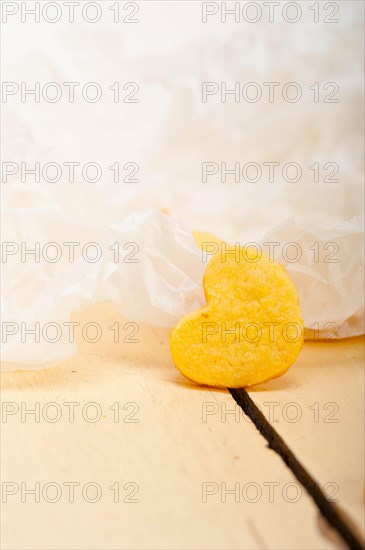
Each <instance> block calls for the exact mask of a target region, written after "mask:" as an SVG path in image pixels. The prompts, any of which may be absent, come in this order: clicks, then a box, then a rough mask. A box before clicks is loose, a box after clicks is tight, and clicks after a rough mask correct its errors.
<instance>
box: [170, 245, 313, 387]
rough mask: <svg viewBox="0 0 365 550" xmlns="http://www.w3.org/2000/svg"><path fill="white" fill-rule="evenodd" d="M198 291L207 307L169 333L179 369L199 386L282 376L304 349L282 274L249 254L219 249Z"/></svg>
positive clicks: (295, 303)
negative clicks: (204, 299)
mask: <svg viewBox="0 0 365 550" xmlns="http://www.w3.org/2000/svg"><path fill="white" fill-rule="evenodd" d="M203 285H204V291H205V298H206V300H207V305H206V306H205V307H203V308H202V309H199V310H198V311H194V312H192V313H190V314H189V315H186V317H184V318H183V319H181V321H180V322H179V323H178V325H177V326H176V327H175V328H174V329H173V330H172V332H171V335H170V350H171V355H172V359H173V361H174V363H175V365H176V366H177V367H178V369H179V370H180V371H181V372H182V373H183V374H184V375H185V376H187V377H188V378H190V379H191V380H194V381H195V382H197V383H199V384H205V385H208V386H217V387H231V388H238V387H245V386H252V385H254V384H259V383H261V382H265V381H267V380H270V379H271V378H276V377H278V376H281V375H282V374H284V372H285V371H286V370H287V369H288V368H289V367H290V365H292V363H294V361H295V359H296V358H297V356H298V354H299V352H300V350H301V347H302V343H303V320H302V317H301V311H300V306H299V297H298V294H297V291H296V289H295V286H294V284H293V282H292V281H291V279H290V278H289V276H288V274H287V272H286V270H285V268H284V267H283V266H281V265H280V264H278V263H276V262H273V261H272V260H271V259H270V258H269V257H268V256H266V255H265V254H263V253H261V252H260V251H259V250H257V249H256V248H253V247H252V248H242V247H240V246H238V245H236V247H234V248H232V247H231V246H228V245H226V244H225V243H222V244H221V250H220V252H218V253H217V254H216V255H215V256H213V257H212V258H211V260H210V261H209V263H208V265H207V268H206V270H205V275H204V281H203Z"/></svg>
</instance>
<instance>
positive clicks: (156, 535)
mask: <svg viewBox="0 0 365 550" xmlns="http://www.w3.org/2000/svg"><path fill="white" fill-rule="evenodd" d="M75 320H77V321H79V322H80V323H81V326H82V324H83V323H86V322H89V321H96V322H98V323H99V324H100V325H101V326H102V327H103V336H102V338H101V340H100V341H99V342H97V343H94V344H91V343H86V342H84V341H83V340H82V339H81V338H80V339H79V352H78V354H77V355H76V356H74V357H73V358H71V359H69V360H67V361H65V362H64V363H63V364H61V365H59V366H56V367H53V368H50V369H44V370H40V371H28V372H26V371H18V372H14V373H2V376H1V388H2V390H1V397H2V416H1V455H2V456H1V482H2V484H1V485H2V504H1V508H2V513H1V548H2V549H4V550H10V549H27V550H33V549H34V550H35V549H47V550H50V549H52V550H55V549H57V550H58V549H70V550H71V549H72V550H79V549H80V550H81V549H83V550H84V549H85V550H86V549H103V550H106V549H124V548H126V549H127V548H128V549H129V548H131V549H145V548H146V549H149V548H153V549H185V548H186V549H190V548H191V549H193V548H194V549H200V548H204V549H218V548H219V549H223V548H224V549H231V548H232V549H233V548H242V549H243V548H250V549H251V548H252V549H256V548H260V549H261V548H272V549H282V548H287V549H297V548H298V549H322V548H323V549H325V548H326V549H329V548H344V547H345V546H344V545H343V543H342V541H341V540H340V539H339V538H338V536H337V535H336V534H335V533H334V532H333V531H332V530H330V529H329V528H328V527H327V526H326V524H325V523H324V521H323V520H322V519H321V517H320V515H319V513H318V510H317V508H316V506H315V505H314V504H313V502H312V500H311V499H310V498H309V497H308V496H307V494H306V493H305V491H304V490H303V489H302V488H301V486H300V485H299V484H298V482H297V481H296V479H295V478H294V476H293V474H292V473H291V471H290V470H289V469H288V468H287V467H286V466H285V465H284V464H283V462H282V461H281V459H280V458H279V457H278V456H277V455H276V454H275V453H274V452H273V451H271V450H269V449H268V448H267V445H266V442H265V440H264V439H263V438H262V436H261V435H260V434H259V433H258V431H257V430H256V428H255V426H253V424H252V422H251V421H249V420H248V419H247V418H246V417H245V416H244V415H243V413H242V412H241V410H240V409H239V408H238V407H237V406H236V405H235V403H234V401H233V399H232V397H231V396H230V394H229V393H228V391H214V390H212V391H211V390H210V389H207V388H202V387H198V386H195V385H193V384H192V383H189V381H188V380H186V379H184V378H183V377H182V375H180V373H179V372H178V371H177V369H176V368H175V367H174V365H173V364H172V361H171V358H170V355H169V347H168V331H167V330H162V329H155V328H151V327H143V326H141V327H140V328H139V331H138V334H137V335H136V336H135V338H137V339H138V340H139V341H138V342H130V343H128V342H124V343H115V342H114V341H113V332H112V331H111V330H110V329H109V328H108V327H110V326H111V325H112V324H113V323H115V322H118V323H120V326H121V327H124V323H125V322H126V321H125V320H124V319H122V318H121V317H120V316H119V315H118V314H117V313H116V312H115V311H114V309H113V308H112V307H111V306H109V305H108V304H104V305H99V306H94V307H92V308H89V309H88V310H87V311H86V312H84V313H83V314H82V315H81V314H80V315H75ZM125 330H126V331H127V329H125ZM363 349H364V348H363V339H362V338H353V339H349V340H345V341H340V342H333V343H323V342H322V343H306V344H305V346H304V349H303V351H302V353H301V355H300V357H299V359H298V361H297V362H296V364H295V365H294V366H293V367H292V368H291V369H290V370H289V372H288V373H287V374H286V375H285V376H283V377H282V378H280V379H277V380H274V381H271V382H269V383H265V384H263V385H262V386H260V387H257V388H255V389H254V390H250V395H251V397H252V398H253V399H254V401H255V402H256V403H257V404H258V405H259V406H260V407H261V410H262V411H263V412H264V414H265V415H266V416H267V418H269V420H270V421H271V422H273V425H274V426H275V428H276V429H277V431H278V432H279V433H280V435H282V436H283V438H284V439H285V441H286V442H287V444H288V445H289V446H290V447H291V449H292V450H293V451H294V452H295V453H296V455H297V456H298V457H299V458H300V460H301V461H302V462H303V463H304V465H305V466H306V467H307V468H308V469H309V471H310V473H311V474H312V475H313V476H314V477H315V478H316V479H317V481H318V482H319V484H320V485H321V487H322V488H324V490H325V492H326V494H327V495H328V496H329V497H330V498H332V499H334V500H337V501H338V506H339V507H340V508H341V510H342V511H343V513H344V514H345V515H346V516H347V518H348V521H349V522H351V523H352V524H353V526H354V528H355V529H356V530H357V531H358V532H360V533H363V532H364V487H365V485H364V469H363V464H364V391H363V390H364V370H363ZM31 409H33V411H35V413H31V412H29V411H31Z"/></svg>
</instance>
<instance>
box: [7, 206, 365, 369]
mask: <svg viewBox="0 0 365 550" xmlns="http://www.w3.org/2000/svg"><path fill="white" fill-rule="evenodd" d="M6 215H7V216H9V218H10V219H9V225H8V231H7V237H8V239H7V240H6V241H5V242H4V243H3V253H5V256H4V255H3V261H5V259H6V262H4V264H3V267H4V269H3V292H4V297H5V299H4V300H2V332H3V335H2V341H3V346H2V359H3V361H4V365H3V366H4V367H5V369H11V368H12V366H14V367H15V365H17V366H16V368H19V363H21V364H24V368H38V367H41V366H46V365H47V364H50V363H53V362H56V361H59V360H61V359H63V358H66V357H68V356H70V355H72V354H73V353H75V351H76V344H75V343H72V342H71V341H70V337H69V331H68V330H67V327H68V323H69V321H70V317H71V313H72V312H73V311H75V310H80V309H82V308H85V307H86V306H88V305H90V304H92V303H96V302H99V301H104V300H110V301H111V302H113V303H114V304H115V306H116V307H117V309H118V310H119V311H120V312H121V313H122V314H123V315H124V316H125V317H127V318H129V319H131V320H133V321H135V322H141V323H148V324H152V325H156V326H162V327H172V326H174V325H175V324H176V323H177V322H178V320H179V319H180V318H181V317H182V316H184V315H185V314H187V313H189V312H190V311H193V310H195V309H197V308H199V307H201V306H202V305H203V304H204V303H205V300H204V293H203V287H202V278H203V274H204V269H205V266H206V257H205V255H203V254H202V252H201V251H199V250H198V248H197V247H196V245H195V242H194V240H193V237H192V235H191V232H190V231H189V230H188V229H186V228H185V227H184V226H183V225H181V224H180V223H178V222H177V221H175V220H173V219H172V218H171V217H169V216H167V215H166V214H164V213H163V212H161V211H159V210H148V211H145V212H139V213H135V214H130V215H129V216H127V217H126V218H125V219H124V220H121V221H120V222H119V223H114V224H112V225H110V226H109V227H106V228H102V227H98V226H94V227H93V226H75V225H72V224H70V223H68V222H67V220H64V219H62V218H59V219H57V218H54V217H52V216H50V215H48V214H46V213H42V212H35V211H32V210H31V209H29V210H23V211H21V210H14V211H12V210H11V209H10V210H9V211H8V212H7V214H6ZM11 220H12V223H11ZM362 224H363V220H362V219H361V217H357V218H354V219H353V220H350V221H349V222H347V223H343V224H341V225H339V226H338V227H336V228H333V229H323V228H318V227H315V226H312V225H309V224H303V223H300V222H298V221H297V220H296V219H294V218H292V219H289V220H287V221H286V222H284V223H283V224H281V225H279V226H278V227H276V228H275V229H273V230H272V231H271V232H269V233H268V234H267V235H266V236H265V237H264V238H263V239H262V240H261V243H260V244H259V243H256V244H255V246H257V247H258V249H259V247H260V249H261V250H263V251H264V252H269V253H270V250H271V251H273V254H272V257H273V259H274V258H275V259H276V260H279V261H281V262H282V263H283V264H285V265H286V266H287V269H288V272H289V274H290V276H291V277H292V279H293V280H294V282H295V284H296V286H297V289H298V292H299V294H300V299H301V304H302V308H303V316H304V322H305V326H306V327H311V326H313V324H316V323H317V324H318V329H319V330H321V329H325V328H326V325H327V324H328V323H331V324H333V323H335V324H336V325H338V327H339V330H338V331H336V333H337V336H340V337H344V336H354V335H356V334H360V333H361V332H362V330H363V308H361V307H362V270H363V258H362V254H361V250H362V241H363V234H362ZM11 229H12V230H13V234H11V233H12V231H11ZM44 235H48V239H47V240H46V241H45V240H44ZM75 235H77V238H75ZM288 236H290V239H288ZM15 240H16V241H17V242H18V243H19V250H17V251H16V250H15V249H14V248H13V247H14V244H13V243H14V242H15ZM22 242H23V243H27V249H28V250H30V249H31V248H32V247H33V248H34V246H35V245H34V243H36V242H39V243H40V248H39V250H40V255H39V259H40V261H39V262H37V261H32V254H28V256H27V261H26V262H22V255H21V244H20V243H22ZM70 242H73V243H75V242H78V243H80V245H79V246H77V247H76V248H74V249H73V250H74V258H73V259H74V261H73V262H70V247H69V246H66V245H65V243H70ZM314 242H317V243H318V246H319V248H318V250H321V247H322V248H323V246H324V245H325V244H326V243H329V242H330V243H331V244H332V247H334V248H335V250H336V258H333V254H332V249H331V250H330V252H331V257H330V259H336V260H338V261H336V262H330V263H327V262H324V261H323V257H321V258H320V257H318V260H319V259H320V260H321V261H317V262H316V261H315V259H316V257H315V256H314V251H313V250H312V249H310V247H311V246H313V243H314ZM7 243H11V244H7ZM32 243H33V245H32ZM46 243H58V246H59V248H58V254H60V253H61V257H60V258H59V260H58V261H57V262H54V263H53V262H50V261H49V259H50V258H53V257H56V249H54V250H53V249H52V245H51V246H50V247H48V248H45V247H44V244H46ZM86 243H97V244H98V246H99V252H100V253H101V255H100V254H99V255H100V258H99V259H98V261H95V262H92V261H90V260H93V259H94V258H95V259H96V258H97V255H96V254H97V251H96V248H95V250H94V245H91V248H88V249H87V255H86V253H85V254H83V253H82V250H85V249H84V245H85V244H86ZM116 243H117V245H116ZM269 243H270V244H269ZM293 243H294V245H293ZM240 244H248V243H243V242H242V243H240ZM288 246H291V247H292V248H291V249H290V250H291V253H290V255H289V248H288ZM4 247H5V248H4ZM52 250H53V251H52ZM116 250H118V254H119V256H118V257H117V256H115V255H114V253H115V252H116ZM93 251H94V252H95V253H94V254H93V253H92V252H93ZM298 251H301V256H300V259H299V252H298ZM293 252H294V254H293ZM42 254H43V255H44V256H45V257H46V258H47V260H44V258H43V256H42ZM326 254H327V256H328V251H327V253H326ZM270 255H271V254H270ZM85 258H88V259H85ZM293 258H296V261H295V262H293V261H292V259H293ZM35 259H36V256H34V260H35ZM288 260H290V261H288ZM35 323H39V326H40V329H39V330H40V334H41V337H40V338H38V341H36V340H37V339H36V338H35V337H32V336H29V335H27V334H26V331H27V330H31V329H34V328H35ZM48 324H51V325H54V324H57V325H58V326H59V327H61V331H60V335H61V337H60V338H59V340H58V341H57V342H51V341H49V340H51V339H52V338H53V336H52V329H51V332H48V330H47V332H46V335H47V337H46V338H44V337H42V331H43V328H44V327H45V326H47V325H48ZM53 334H55V333H53Z"/></svg>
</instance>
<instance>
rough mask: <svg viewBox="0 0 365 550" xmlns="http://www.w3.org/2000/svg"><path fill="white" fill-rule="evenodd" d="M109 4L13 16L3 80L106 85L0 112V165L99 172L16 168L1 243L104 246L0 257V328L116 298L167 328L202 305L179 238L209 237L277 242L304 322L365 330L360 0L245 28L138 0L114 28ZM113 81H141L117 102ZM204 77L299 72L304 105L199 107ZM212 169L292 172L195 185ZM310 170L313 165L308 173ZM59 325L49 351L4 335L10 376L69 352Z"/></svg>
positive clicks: (230, 80) (265, 78) (188, 249)
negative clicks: (122, 177) (125, 178)
mask: <svg viewBox="0 0 365 550" xmlns="http://www.w3.org/2000/svg"><path fill="white" fill-rule="evenodd" d="M102 4H103V6H105V11H104V15H105V17H103V19H102V21H101V22H100V24H95V25H94V24H92V25H89V24H86V23H83V22H82V21H81V22H80V21H79V20H77V21H75V22H74V23H72V24H70V23H68V22H67V21H66V22H65V21H64V19H65V18H63V19H62V20H61V21H60V22H59V23H57V24H56V25H54V24H49V23H46V22H44V21H41V22H40V23H36V22H35V21H34V18H32V17H30V18H29V21H28V22H27V24H24V23H22V22H21V21H20V17H19V15H16V16H14V17H11V18H10V19H9V24H8V27H7V33H6V37H5V39H6V44H5V45H4V47H6V51H7V55H6V56H5V57H4V59H3V67H2V77H3V80H4V81H10V82H11V81H14V82H19V83H20V82H26V83H27V85H28V86H29V88H32V86H33V83H34V82H37V81H39V82H40V83H41V84H42V85H43V84H44V83H46V82H53V81H55V82H58V83H60V84H62V83H64V82H80V87H81V85H83V84H85V83H87V82H93V81H96V82H99V83H100V85H101V86H102V88H103V92H104V95H103V100H102V101H100V102H97V103H95V104H94V103H88V102H85V101H82V100H80V94H78V96H77V97H78V98H79V99H78V100H77V101H76V102H75V103H74V104H70V103H68V102H67V101H63V100H62V101H60V102H58V103H44V102H41V103H36V102H35V101H32V99H31V98H30V99H29V101H27V102H22V101H20V99H19V94H17V95H14V96H11V97H9V98H8V100H7V102H6V103H4V104H3V109H2V111H3V112H2V126H3V143H2V157H3V160H4V161H11V162H15V163H18V164H19V165H20V164H21V163H25V164H26V165H27V167H33V166H34V164H35V162H39V163H40V164H41V165H42V166H43V165H45V164H46V163H48V162H58V163H59V165H60V166H62V167H63V166H64V163H65V162H74V161H77V162H79V163H80V165H81V166H83V165H84V164H85V163H87V162H91V161H92V162H97V163H99V164H100V166H101V167H102V168H103V177H102V178H101V180H100V181H98V182H96V183H87V182H85V181H84V180H83V179H82V177H80V169H79V170H78V171H77V177H76V178H75V181H74V182H70V181H69V180H68V178H67V177H66V170H65V169H64V170H63V172H62V178H61V180H60V181H58V182H55V183H49V182H45V181H40V182H39V183H36V182H34V181H33V178H31V177H29V178H27V181H26V182H22V181H21V175H20V171H19V172H17V173H16V174H15V175H14V176H13V177H9V178H8V181H3V182H2V187H3V210H4V215H3V228H2V229H3V232H2V239H3V240H4V241H8V242H13V241H14V242H17V243H20V242H21V241H25V242H26V243H27V246H28V247H29V248H30V247H31V246H32V243H34V242H36V241H39V242H40V243H47V242H52V241H54V242H57V243H61V244H62V243H64V242H72V241H77V242H80V243H87V242H90V241H95V242H98V243H99V244H100V246H102V250H103V256H102V258H101V260H100V261H98V262H96V263H90V262H86V261H85V260H83V259H82V258H80V254H79V256H77V255H76V259H75V262H74V263H70V262H67V261H66V256H64V257H63V258H62V259H61V260H60V261H59V262H57V263H55V264H52V263H47V262H40V263H36V262H32V261H31V257H29V259H28V260H27V262H25V263H22V262H21V261H20V260H19V255H18V254H14V255H12V256H9V257H8V260H7V262H6V263H3V264H2V271H3V294H4V297H3V299H2V302H1V307H2V323H3V324H4V323H15V325H14V326H15V327H16V326H18V327H20V324H21V323H22V322H23V323H26V324H30V325H32V323H35V322H39V323H40V324H41V325H45V324H47V323H48V322H57V323H59V324H62V323H67V322H68V321H69V319H70V315H71V312H72V311H74V310H79V309H82V308H84V307H86V306H87V305H88V304H91V303H93V302H96V301H101V300H111V301H112V302H113V303H114V304H115V305H116V307H117V308H118V309H119V310H120V311H121V312H122V313H123V314H124V315H126V316H127V317H128V318H130V319H131V320H133V321H137V322H138V321H139V322H146V323H152V324H156V325H160V326H167V327H169V326H173V325H174V323H175V322H176V321H177V320H178V319H179V318H180V317H181V316H183V315H184V314H185V313H187V312H188V311H191V310H193V309H195V308H197V307H199V306H200V305H202V304H203V302H204V299H203V290H202V284H201V279H202V275H203V272H204V268H205V264H204V263H203V262H202V258H201V253H200V252H199V251H198V250H197V249H196V247H195V244H194V242H193V239H192V237H191V233H190V229H202V230H206V231H211V232H213V233H216V234H217V236H219V237H220V238H222V239H224V240H226V241H227V242H229V243H234V242H240V243H241V244H245V243H247V242H249V241H257V242H259V243H261V245H262V246H263V250H264V251H267V247H264V245H263V243H264V242H268V241H273V242H279V244H280V246H278V247H277V248H275V254H278V257H277V259H279V260H280V261H281V260H282V261H283V262H284V263H285V264H286V265H287V268H288V271H289V273H290V276H291V277H292V278H293V280H294V282H295V284H296V285H297V288H298V291H299V294H300V297H301V304H302V308H303V313H304V320H305V324H306V327H307V328H309V327H311V326H312V325H314V324H316V323H317V324H318V325H317V326H318V330H320V329H324V330H325V327H326V325H328V324H329V323H332V324H336V325H338V326H339V330H338V334H339V336H340V337H345V336H353V335H356V334H359V333H361V332H362V331H363V298H362V288H361V274H360V270H361V269H362V267H363V256H362V230H363V229H362V226H361V224H362V222H361V218H359V217H356V216H358V215H359V214H360V213H361V212H362V210H363V200H362V197H363V124H362V119H361V116H359V113H360V112H361V110H362V103H363V97H362V96H363V94H362V86H363V76H362V75H363V56H362V48H361V44H362V35H363V25H362V18H363V10H362V5H361V3H360V2H356V1H346V2H342V3H341V10H340V17H339V19H340V22H339V23H338V24H316V23H314V22H313V10H310V9H308V8H306V5H307V4H308V2H302V3H301V4H302V7H303V20H301V21H300V24H295V25H293V24H290V23H289V24H288V23H287V22H285V21H284V20H283V18H282V17H280V15H279V17H278V20H277V22H276V23H275V24H271V23H270V22H269V21H268V19H267V17H266V18H265V17H263V19H262V22H260V23H257V24H254V25H252V24H242V25H241V24H235V23H232V24H228V23H227V24H223V25H222V24H221V22H220V18H219V17H218V16H217V17H216V18H212V21H211V23H209V24H203V23H202V22H201V16H200V14H201V6H199V3H196V2H171V3H169V2H154V1H149V2H143V3H142V4H143V9H142V4H141V17H140V23H139V24H138V25H122V26H121V25H116V24H115V23H114V22H113V21H112V18H111V17H108V15H110V14H111V13H112V11H111V10H110V9H109V6H111V4H112V2H106V1H105V2H103V3H102ZM278 11H279V12H280V10H279V9H278ZM327 15H329V14H327ZM283 37H285V39H284V38H283ZM349 60H351V62H349ZM116 81H118V82H120V83H121V86H122V85H123V83H124V82H127V81H129V82H136V83H138V85H139V87H140V99H141V101H140V102H139V103H138V104H132V105H128V104H124V103H123V104H122V103H114V102H113V101H112V99H111V94H110V91H109V87H110V85H112V84H113V83H114V82H116ZM202 81H213V82H215V81H217V82H219V83H220V82H226V83H227V87H228V88H229V87H230V86H232V85H233V84H234V83H235V82H236V81H240V82H241V83H244V82H249V81H252V82H258V83H263V82H277V81H279V82H281V83H282V84H283V83H285V82H298V83H300V84H301V86H302V88H303V100H302V101H301V102H300V103H298V104H291V103H286V102H284V101H277V102H275V103H268V102H267V101H266V102H258V103H255V104H247V103H242V102H240V103H236V102H235V101H229V102H227V103H226V104H222V103H221V102H220V101H219V95H217V96H216V97H215V98H212V101H209V102H207V103H203V102H202V101H201V87H202ZM317 81H318V82H319V83H320V84H321V90H322V91H323V89H322V87H323V86H324V85H325V84H326V83H329V82H335V83H337V84H338V86H339V94H338V97H339V102H338V103H336V104H328V105H325V104H323V103H316V102H314V101H313V97H312V94H311V93H310V87H311V86H312V85H313V83H314V82H317ZM279 91H280V90H279ZM117 161H118V162H119V163H120V165H121V166H123V165H124V163H127V162H135V163H138V165H139V167H140V171H139V174H138V179H139V181H138V183H132V184H131V183H126V182H119V183H115V182H114V180H113V174H112V172H111V170H110V169H109V167H110V166H111V165H113V164H114V163H115V162H117ZM207 161H209V162H211V161H214V162H216V163H217V164H220V163H222V162H226V163H227V166H228V167H230V168H231V167H232V166H234V164H235V163H236V162H239V163H240V164H241V167H242V166H244V165H245V164H246V163H249V162H255V163H258V164H260V165H261V166H264V165H265V163H267V162H278V163H280V167H279V168H278V170H279V173H280V171H281V169H282V168H283V165H284V164H285V163H287V162H297V163H299V164H300V165H301V167H302V168H303V177H302V179H301V180H300V181H299V182H298V183H295V184H294V183H288V182H285V181H282V178H281V179H280V178H279V179H278V180H275V182H273V183H269V182H268V181H267V172H265V171H263V176H262V178H261V180H260V181H258V182H257V183H253V182H244V181H240V182H239V183H235V181H234V180H233V178H232V177H231V178H229V179H228V181H227V182H226V183H225V184H224V183H222V181H221V180H220V178H219V175H217V176H216V177H212V178H209V180H208V181H207V182H204V181H202V163H203V162H207ZM328 162H330V163H337V164H338V166H339V173H338V175H337V176H336V177H338V181H337V183H325V182H324V181H323V179H324V176H325V175H328V173H327V172H323V167H324V166H325V165H326V163H328ZM314 163H319V165H320V166H321V167H322V170H321V178H320V180H321V181H319V182H318V183H316V182H315V181H314V179H313V170H312V169H311V168H310V167H312V166H313V164H314ZM159 208H166V209H168V211H169V212H170V213H171V216H172V217H171V218H170V217H168V216H166V215H164V214H163V213H162V212H160V211H158V209H159ZM132 213H133V214H132ZM293 216H295V218H293ZM174 220H181V221H182V222H183V223H184V224H185V227H183V226H182V225H180V223H178V222H177V221H174ZM299 220H304V221H305V223H304V222H301V221H299ZM344 220H349V221H347V222H344ZM326 228H327V229H326ZM268 231H269V233H267V232H268ZM265 233H266V235H265ZM264 235H265V236H264ZM117 241H118V242H120V243H121V254H125V255H128V254H131V253H133V248H127V249H126V250H123V248H122V247H123V245H124V244H125V243H126V242H127V243H128V242H137V243H138V246H139V247H140V249H139V255H138V258H139V260H140V261H139V263H135V264H134V263H123V262H119V263H117V262H114V261H113V258H112V251H110V250H109V245H110V243H111V244H112V245H113V242H117ZM291 241H295V242H296V243H297V244H298V246H300V247H301V249H302V256H301V258H300V259H299V260H298V262H296V263H291V262H288V261H286V260H285V258H280V254H281V252H282V249H283V246H285V244H287V243H289V242H291ZM316 242H318V243H319V244H318V246H319V249H320V252H321V254H322V259H323V253H326V254H328V253H330V252H331V250H330V249H327V250H325V251H323V247H324V245H325V244H326V243H328V242H333V243H335V244H336V245H337V246H338V251H337V253H336V258H338V260H339V262H338V263H323V262H322V261H321V262H318V263H316V262H315V261H314V257H313V253H314V251H313V250H312V249H310V248H309V246H311V247H313V245H314V244H315V243H316ZM80 248H82V247H81V245H80V247H79V248H78V249H77V250H78V252H80ZM62 250H63V252H66V251H67V250H66V249H65V247H64V246H62ZM289 251H290V252H292V249H288V252H289ZM7 326H8V329H9V330H11V327H9V325H7ZM327 328H328V327H327ZM62 335H63V337H62V338H61V339H60V340H59V341H58V342H57V343H54V344H52V343H47V342H46V341H45V340H44V339H43V340H41V341H40V342H39V343H35V342H34V339H33V338H31V337H29V338H26V342H25V343H22V342H21V330H19V331H18V332H17V333H15V334H14V335H13V336H11V335H8V337H7V338H5V339H4V336H3V340H2V351H3V361H4V366H5V368H10V369H11V368H19V366H18V365H19V364H23V365H24V368H37V367H39V366H46V365H49V364H51V363H53V362H55V361H58V360H60V359H62V358H65V357H67V356H69V355H71V354H73V353H74V352H75V351H76V349H75V344H73V343H70V341H69V340H70V339H69V338H68V333H67V331H66V330H64V331H63V332H62ZM308 336H311V334H310V333H309V334H308Z"/></svg>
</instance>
